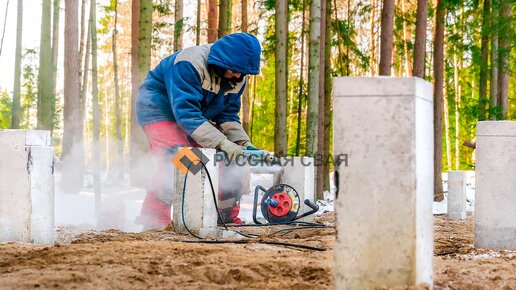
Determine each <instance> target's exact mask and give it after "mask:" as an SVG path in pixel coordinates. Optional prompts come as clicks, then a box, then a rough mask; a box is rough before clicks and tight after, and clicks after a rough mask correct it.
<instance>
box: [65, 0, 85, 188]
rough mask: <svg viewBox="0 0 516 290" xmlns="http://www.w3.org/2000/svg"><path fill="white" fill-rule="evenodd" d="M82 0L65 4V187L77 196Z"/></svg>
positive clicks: (79, 184) (80, 153)
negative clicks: (79, 18) (79, 50)
mask: <svg viewBox="0 0 516 290" xmlns="http://www.w3.org/2000/svg"><path fill="white" fill-rule="evenodd" d="M78 14H79V1H78V0H66V1H65V24H64V43H65V45H64V109H63V115H64V121H63V150H62V153H61V160H62V161H63V162H62V163H63V170H62V174H63V176H62V180H63V181H62V187H63V189H64V191H65V192H67V193H78V192H79V190H80V188H81V187H82V182H83V164H84V148H83V144H82V114H81V110H80V108H81V103H80V97H79V67H78V66H79V63H78V61H77V58H78V55H79V52H78V43H79V27H78V22H77V18H78Z"/></svg>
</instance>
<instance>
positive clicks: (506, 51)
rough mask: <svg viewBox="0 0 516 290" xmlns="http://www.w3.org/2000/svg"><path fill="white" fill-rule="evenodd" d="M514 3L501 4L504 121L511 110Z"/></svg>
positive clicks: (500, 81) (506, 0)
mask: <svg viewBox="0 0 516 290" xmlns="http://www.w3.org/2000/svg"><path fill="white" fill-rule="evenodd" d="M512 3H513V2H512V1H511V0H503V1H501V3H500V17H499V20H500V23H499V25H498V28H499V32H498V33H499V36H500V47H499V52H498V59H499V61H500V63H499V64H500V66H499V70H498V94H499V98H498V99H499V101H500V106H501V107H502V119H503V120H507V112H508V109H509V73H510V68H509V56H510V53H511V40H514V38H512V37H511V35H512V34H513V33H512V24H511V23H512Z"/></svg>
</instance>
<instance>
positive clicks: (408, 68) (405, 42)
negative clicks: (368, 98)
mask: <svg viewBox="0 0 516 290" xmlns="http://www.w3.org/2000/svg"><path fill="white" fill-rule="evenodd" d="M405 2H407V0H401V9H402V11H403V18H406V15H407V14H409V13H408V12H407V10H408V7H407V5H408V3H405ZM409 42H410V28H409V27H408V25H407V21H406V20H405V19H404V20H403V48H404V50H405V76H407V77H409V76H410V75H411V74H412V62H411V61H410V51H409V48H408V44H409Z"/></svg>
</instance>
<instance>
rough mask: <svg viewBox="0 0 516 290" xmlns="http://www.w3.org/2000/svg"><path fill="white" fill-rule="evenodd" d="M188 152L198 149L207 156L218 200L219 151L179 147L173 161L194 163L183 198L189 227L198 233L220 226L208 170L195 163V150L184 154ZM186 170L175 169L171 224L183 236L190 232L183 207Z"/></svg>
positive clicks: (206, 162) (206, 163)
mask: <svg viewBox="0 0 516 290" xmlns="http://www.w3.org/2000/svg"><path fill="white" fill-rule="evenodd" d="M186 149H188V150H193V152H196V150H198V152H201V153H202V154H204V156H205V158H206V159H205V162H204V163H205V165H206V168H207V169H208V172H209V174H210V176H211V181H212V182H213V189H214V190H215V196H216V197H217V196H218V190H219V165H218V163H217V162H215V153H216V151H215V149H206V148H186V147H185V148H180V150H179V152H178V153H177V154H176V156H175V157H174V158H173V160H174V159H177V160H180V159H181V158H184V157H187V158H188V159H190V160H191V161H193V163H194V165H192V167H191V171H190V172H189V173H188V177H187V179H186V190H185V197H184V216H185V223H186V226H187V227H188V229H190V230H191V231H195V232H198V231H199V230H200V229H201V228H215V227H217V211H216V209H215V204H214V202H213V196H212V190H211V186H210V181H209V179H208V175H207V174H206V170H205V169H204V168H202V165H201V164H198V163H197V161H194V160H196V158H195V155H193V153H192V151H190V153H188V152H187V151H184V150H186ZM185 153H186V154H185ZM197 160H198V158H197ZM173 162H174V161H173ZM197 164H198V165H199V166H198V170H195V167H197ZM201 168H202V169H201ZM184 169H186V167H185V168H181V166H180V167H176V168H175V174H174V175H175V182H174V184H175V186H174V187H175V190H174V196H173V199H172V201H173V203H172V206H173V218H172V223H173V225H174V230H175V231H176V232H180V233H186V232H187V231H186V229H185V227H184V225H183V218H182V206H181V204H182V196H183V188H184V186H183V185H184V178H185V174H184V173H183V172H185V171H184Z"/></svg>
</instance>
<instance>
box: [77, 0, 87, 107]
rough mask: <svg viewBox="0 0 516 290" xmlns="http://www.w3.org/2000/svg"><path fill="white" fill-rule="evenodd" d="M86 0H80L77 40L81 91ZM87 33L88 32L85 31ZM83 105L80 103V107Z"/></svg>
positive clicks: (80, 87)
mask: <svg viewBox="0 0 516 290" xmlns="http://www.w3.org/2000/svg"><path fill="white" fill-rule="evenodd" d="M86 1H87V0H81V22H79V23H80V30H81V36H80V42H79V59H78V60H77V61H78V62H79V90H81V92H82V86H83V85H84V83H83V82H82V79H83V77H82V74H83V73H84V74H87V72H86V71H82V70H81V67H82V59H83V55H84V36H85V34H84V26H85V25H86V23H85V22H84V19H85V14H86ZM87 33H89V32H87ZM86 37H89V35H87V36H86ZM82 103H83V100H82V98H81V104H82ZM82 107H83V106H82V105H81V108H82Z"/></svg>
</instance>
